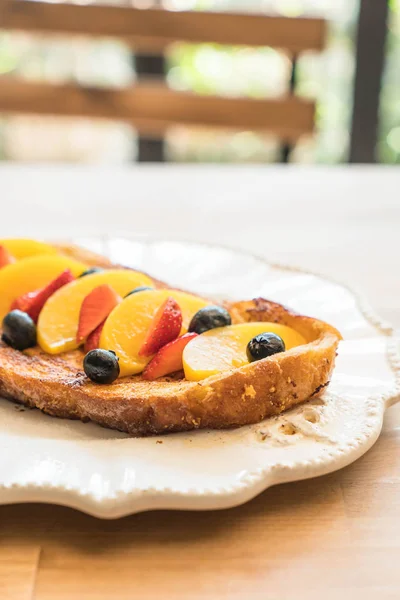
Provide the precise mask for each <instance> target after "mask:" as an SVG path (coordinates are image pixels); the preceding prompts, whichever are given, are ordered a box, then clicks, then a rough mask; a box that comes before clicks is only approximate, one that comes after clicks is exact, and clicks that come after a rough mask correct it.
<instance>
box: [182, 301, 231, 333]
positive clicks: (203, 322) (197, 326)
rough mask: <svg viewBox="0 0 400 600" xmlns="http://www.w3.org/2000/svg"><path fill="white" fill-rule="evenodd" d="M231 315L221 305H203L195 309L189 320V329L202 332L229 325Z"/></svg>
mask: <svg viewBox="0 0 400 600" xmlns="http://www.w3.org/2000/svg"><path fill="white" fill-rule="evenodd" d="M231 323H232V319H231V315H230V314H229V313H228V311H227V310H226V309H225V308H222V306H205V307H204V308H201V309H200V310H198V311H197V313H196V314H195V315H194V317H193V318H192V320H191V321H190V325H189V331H190V332H195V333H204V332H205V331H208V330H209V329H214V328H215V327H225V326H226V325H231Z"/></svg>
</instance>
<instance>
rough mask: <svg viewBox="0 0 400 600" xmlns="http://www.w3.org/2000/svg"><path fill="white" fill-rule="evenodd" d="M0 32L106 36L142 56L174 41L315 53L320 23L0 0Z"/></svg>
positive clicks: (321, 36) (319, 45)
mask: <svg viewBox="0 0 400 600" xmlns="http://www.w3.org/2000/svg"><path fill="white" fill-rule="evenodd" d="M0 28H3V29H13V30H24V31H32V32H35V31H37V32H47V33H50V32H51V33H60V34H80V35H82V34H83V35H89V36H111V37H116V38H120V39H123V40H125V41H128V42H129V43H131V44H132V45H133V46H135V47H137V48H139V49H141V50H146V51H150V50H151V51H154V52H156V51H160V50H161V49H163V48H165V47H166V46H167V45H168V44H170V43H172V42H175V41H186V42H193V43H203V42H213V43H218V44H232V45H246V46H273V47H276V48H284V49H286V50H288V51H290V52H292V53H298V52H301V51H303V50H321V49H322V48H323V46H324V42H325V33H326V27H325V21H323V20H322V19H314V18H312V19H311V18H310V19H308V18H286V17H270V16H266V15H254V14H230V13H214V12H197V11H192V12H185V11H182V12H180V11H167V10H160V9H147V10H139V9H135V8H129V7H118V6H102V5H98V6H96V5H88V6H81V5H76V4H52V3H46V2H32V1H30V0H0Z"/></svg>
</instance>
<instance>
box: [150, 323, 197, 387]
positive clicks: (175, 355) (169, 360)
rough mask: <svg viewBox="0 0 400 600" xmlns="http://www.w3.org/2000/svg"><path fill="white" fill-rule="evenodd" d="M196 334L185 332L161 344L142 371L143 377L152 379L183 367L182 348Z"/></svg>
mask: <svg viewBox="0 0 400 600" xmlns="http://www.w3.org/2000/svg"><path fill="white" fill-rule="evenodd" d="M197 336H198V334H197V333H185V335H182V336H181V337H179V338H177V339H176V340H174V341H173V342H170V343H169V344H166V345H165V346H163V347H162V348H161V350H159V351H158V352H157V354H156V355H155V356H154V357H153V358H152V359H151V361H150V362H149V364H148V365H147V367H146V368H145V370H144V371H143V379H147V380H148V381H152V380H153V379H157V377H163V376H164V375H169V374H170V373H175V371H180V370H181V369H183V364H182V354H183V350H184V349H185V346H187V344H188V343H189V342H190V340H192V339H193V338H195V337H197Z"/></svg>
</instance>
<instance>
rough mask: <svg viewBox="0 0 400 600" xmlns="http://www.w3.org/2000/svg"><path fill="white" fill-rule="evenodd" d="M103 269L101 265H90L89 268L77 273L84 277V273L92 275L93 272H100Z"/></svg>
mask: <svg viewBox="0 0 400 600" xmlns="http://www.w3.org/2000/svg"><path fill="white" fill-rule="evenodd" d="M102 271H104V269H102V268H101V267H90V269H86V271H83V273H81V274H80V275H79V277H86V275H93V274H94V273H101V272H102Z"/></svg>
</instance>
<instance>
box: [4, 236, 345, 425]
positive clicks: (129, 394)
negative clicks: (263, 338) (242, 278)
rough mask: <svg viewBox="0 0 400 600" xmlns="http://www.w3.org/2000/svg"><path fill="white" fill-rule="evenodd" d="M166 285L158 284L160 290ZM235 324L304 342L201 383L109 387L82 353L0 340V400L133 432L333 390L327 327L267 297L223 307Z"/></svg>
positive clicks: (256, 412) (242, 421) (256, 414)
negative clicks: (254, 324)
mask: <svg viewBox="0 0 400 600" xmlns="http://www.w3.org/2000/svg"><path fill="white" fill-rule="evenodd" d="M60 249H62V251H63V252H65V253H66V254H69V255H70V256H73V257H74V258H77V259H78V260H83V261H85V262H87V263H88V264H91V265H93V264H96V265H100V266H104V267H108V266H111V263H110V262H109V261H108V260H107V259H105V258H104V257H98V256H97V255H94V254H91V253H87V252H86V251H84V250H82V249H80V248H76V247H73V246H60ZM161 285H163V284H161V283H160V286H161ZM224 306H226V308H228V310H229V312H230V314H231V316H232V322H233V323H241V322H246V321H273V322H276V323H282V324H284V325H288V326H290V327H292V328H294V329H296V330H297V331H298V332H299V333H301V334H302V335H303V336H304V337H305V339H306V340H307V344H305V345H302V346H298V347H296V348H293V349H291V350H289V351H286V352H282V353H280V354H275V355H273V356H270V357H268V358H265V359H263V360H259V361H257V362H252V363H249V364H248V365H245V366H243V367H241V368H237V369H232V370H231V371H229V372H223V373H220V374H218V375H215V376H213V377H209V378H207V379H204V380H202V381H200V382H191V381H187V380H185V379H183V378H182V374H176V375H175V376H172V377H164V378H161V379H158V380H156V381H151V382H149V381H145V380H143V379H142V377H141V376H140V375H135V376H131V377H126V378H121V379H118V380H117V381H115V382H114V383H112V384H110V385H97V384H95V383H92V382H91V381H90V380H89V379H88V378H87V377H86V376H85V374H84V373H83V370H82V359H83V356H84V355H83V352H82V351H80V350H76V351H74V352H68V353H65V354H61V355H58V356H51V355H48V354H46V353H44V352H43V351H41V350H40V349H39V348H38V347H36V348H33V349H29V350H26V351H24V352H19V351H17V350H14V349H12V348H10V347H9V346H6V345H5V344H4V343H3V342H1V343H0V396H3V397H5V398H8V399H11V400H14V401H17V402H21V403H23V404H26V405H28V406H31V407H36V408H40V409H41V410H43V411H44V412H46V413H48V414H50V415H54V416H57V417H65V418H72V419H81V420H83V421H88V420H91V421H95V422H97V423H100V424H101V425H104V426H106V427H111V428H113V429H119V430H121V431H125V432H127V433H130V434H132V435H148V434H154V433H164V432H168V431H187V430H191V429H199V428H213V429H223V428H229V427H237V426H240V425H246V424H249V423H256V422H259V421H261V420H262V419H264V418H266V417H269V416H272V415H276V414H279V413H281V412H282V411H284V410H286V409H288V408H291V407H292V406H294V405H296V404H299V403H301V402H304V401H305V400H307V399H309V398H310V397H312V396H316V395H317V394H319V393H320V392H321V390H323V388H324V387H325V386H327V385H328V383H329V379H330V376H331V373H332V370H333V367H334V362H335V356H336V349H337V346H338V343H339V341H340V339H341V336H340V334H339V332H338V331H337V330H336V329H335V328H333V327H331V326H330V325H328V324H326V323H324V322H322V321H319V320H317V319H313V318H310V317H305V316H301V315H298V314H295V313H294V312H292V311H290V310H288V309H286V308H285V307H283V306H282V305H280V304H276V303H274V302H270V301H268V300H265V299H263V298H257V299H255V300H249V301H242V302H233V303H231V302H225V303H224Z"/></svg>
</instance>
